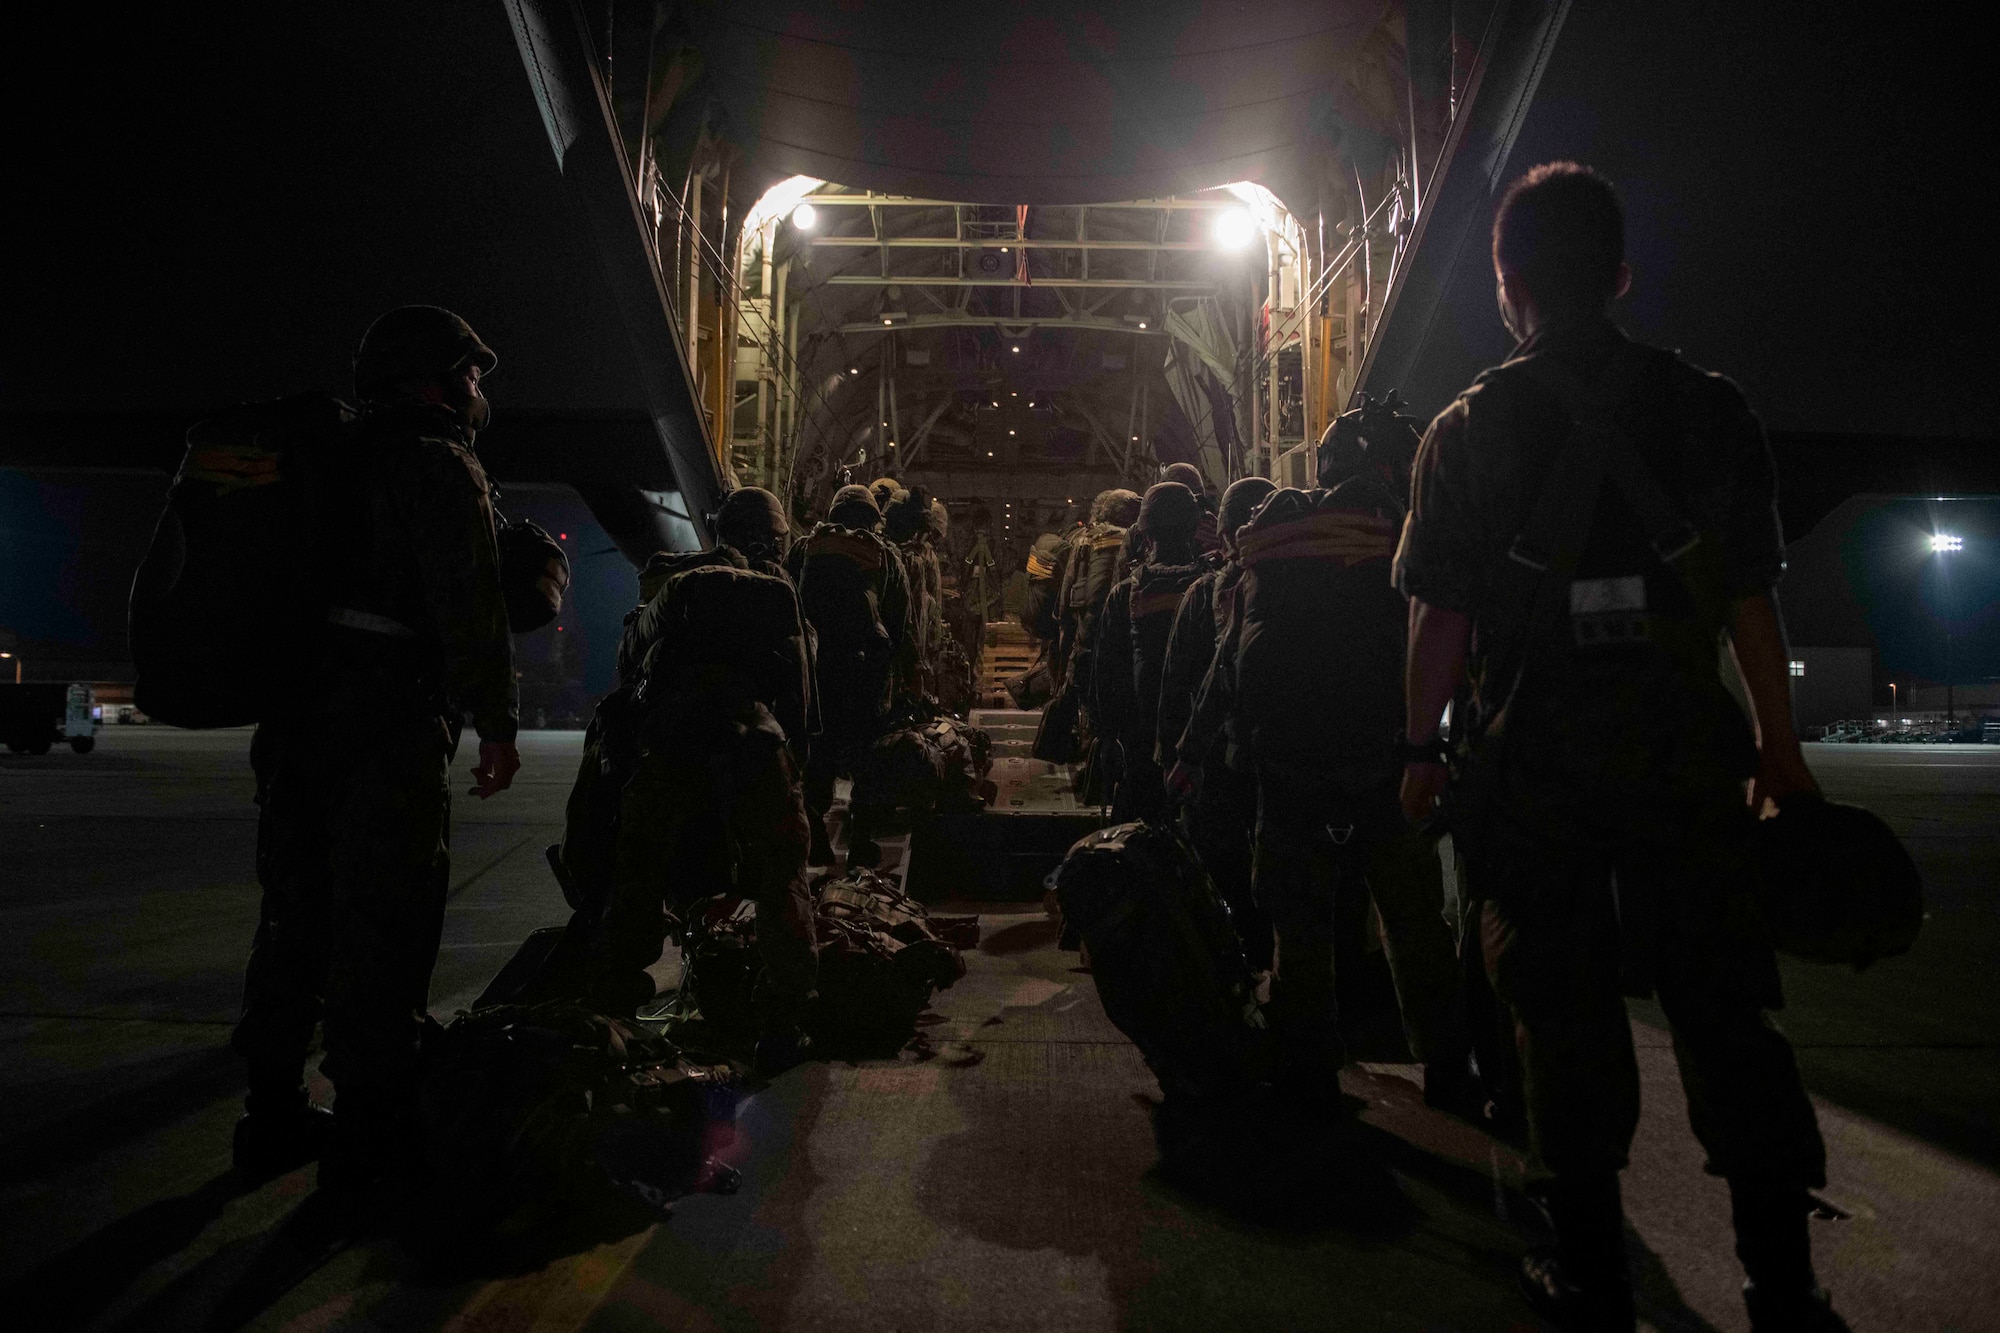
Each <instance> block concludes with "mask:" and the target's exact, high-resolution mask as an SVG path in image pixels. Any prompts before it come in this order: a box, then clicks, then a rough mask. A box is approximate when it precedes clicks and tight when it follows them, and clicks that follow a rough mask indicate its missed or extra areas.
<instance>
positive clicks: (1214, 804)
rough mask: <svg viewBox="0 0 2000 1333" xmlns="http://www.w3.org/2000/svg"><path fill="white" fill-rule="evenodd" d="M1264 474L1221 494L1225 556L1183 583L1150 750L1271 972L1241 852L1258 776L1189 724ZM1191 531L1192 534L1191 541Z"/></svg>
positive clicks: (1231, 609)
mask: <svg viewBox="0 0 2000 1333" xmlns="http://www.w3.org/2000/svg"><path fill="white" fill-rule="evenodd" d="M1276 489H1277V486H1276V484H1275V483H1273V482H1272V481H1270V480H1269V479H1268V478H1265V477H1243V478H1240V479H1238V480H1236V481H1233V482H1231V483H1230V484H1229V489H1228V490H1226V491H1224V492H1223V493H1222V504H1221V506H1220V509H1219V512H1218V513H1217V528H1218V531H1219V533H1220V540H1221V543H1222V552H1223V555H1224V562H1223V564H1222V566H1221V567H1220V568H1218V569H1211V570H1209V571H1208V572H1207V573H1205V574H1203V575H1202V576H1201V577H1200V578H1198V579H1196V580H1195V581H1194V582H1193V583H1191V584H1189V585H1188V590H1187V592H1186V593H1185V594H1184V595H1183V596H1182V597H1181V604H1180V609H1179V610H1177V611H1176V612H1175V613H1174V624H1173V630H1172V632H1171V633H1170V634H1169V636H1168V638H1167V658H1166V664H1165V666H1164V667H1163V668H1162V669H1161V672H1160V709H1159V723H1158V727H1157V730H1156V733H1155V734H1156V737H1157V741H1156V745H1157V748H1156V750H1155V752H1154V757H1155V760H1156V762H1157V763H1158V764H1159V765H1160V767H1161V768H1162V769H1165V770H1167V777H1166V786H1167V792H1168V794H1169V795H1170V796H1173V797H1177V798H1191V801H1190V804H1189V807H1188V809H1189V816H1190V818H1189V821H1188V823H1189V829H1188V836H1189V838H1190V840H1191V841H1192V842H1193V843H1194V846H1195V851H1196V852H1197V854H1199V855H1200V857H1201V862H1202V865H1203V866H1204V867H1205V868H1206V869H1207V870H1208V874H1209V878H1210V879H1212V880H1213V881H1214V882H1215V888H1216V892H1218V893H1220V894H1221V895H1222V900H1223V901H1224V902H1226V903H1228V904H1229V916H1230V920H1231V921H1233V922H1234V923H1235V926H1236V932H1237V934H1238V935H1240V936H1241V937H1242V940H1243V954H1244V957H1245V958H1246V959H1248V960H1249V964H1250V967H1251V969H1252V970H1253V971H1257V972H1268V971H1270V968H1271V921H1270V918H1269V917H1267V916H1265V915H1264V912H1263V910H1262V909H1261V908H1259V907H1258V906H1257V903H1256V899H1255V896H1254V895H1253V894H1252V893H1251V887H1250V849H1251V845H1252V838H1253V835H1254V834H1255V832H1256V828H1257V775H1256V774H1255V773H1251V772H1247V771H1245V770H1243V769H1239V768H1236V767H1234V766H1233V765H1231V764H1230V763H1229V762H1228V761H1227V758H1226V756H1225V755H1224V753H1223V751H1224V746H1223V745H1222V743H1221V734H1220V732H1221V729H1220V727H1218V726H1216V725H1215V724H1214V720H1213V719H1209V720H1208V721H1207V722H1205V723H1204V724H1203V725H1202V726H1197V725H1195V721H1194V705H1195V699H1196V696H1198V695H1199V694H1200V692H1201V687H1202V682H1203V681H1205V680H1206V679H1207V678H1208V669H1209V664H1210V663H1211V662H1213V661H1214V660H1215V647H1216V645H1217V644H1218V643H1220V642H1221V641H1222V640H1223V639H1224V638H1225V637H1226V636H1227V630H1228V626H1229V624H1230V622H1231V621H1232V620H1233V619H1234V618H1235V610H1236V597H1237V590H1238V588H1239V586H1240V585H1241V583H1242V580H1243V566H1242V564H1241V563H1240V562H1238V560H1237V559H1236V530H1237V529H1238V528H1240V527H1242V526H1243V525H1244V524H1245V523H1247V522H1249V521H1250V515H1251V514H1252V513H1253V512H1254V511H1255V510H1256V508H1257V506H1258V505H1260V504H1262V503H1263V502H1264V497H1265V496H1267V495H1269V494H1270V493H1271V492H1272V491H1274V490H1276ZM1200 536H1201V533H1200V529H1199V528H1197V529H1196V532H1195V537H1196V540H1197V541H1199V540H1200Z"/></svg>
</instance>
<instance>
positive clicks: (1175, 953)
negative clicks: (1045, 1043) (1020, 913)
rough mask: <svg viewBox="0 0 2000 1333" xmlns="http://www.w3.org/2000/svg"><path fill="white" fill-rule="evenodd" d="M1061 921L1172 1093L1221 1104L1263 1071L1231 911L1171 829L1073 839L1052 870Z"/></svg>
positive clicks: (1265, 1045)
mask: <svg viewBox="0 0 2000 1333" xmlns="http://www.w3.org/2000/svg"><path fill="white" fill-rule="evenodd" d="M1051 879H1052V880H1053V881H1054V887H1055V892H1056V900H1057V902H1058V903H1059V904H1060V906H1061V908H1062V915H1063V924H1064V927H1065V929H1069V928H1074V929H1075V930H1076V931H1077V932H1078V933H1079V934H1080V935H1081V936H1082V939H1083V943H1084V945H1085V947H1086V948H1088V949H1089V951H1090V969H1091V975H1092V977H1093V979H1094V980H1095V981H1096V983H1097V994H1098V998H1099V999H1101V1000H1102V1001H1103V1003H1104V1012H1105V1014H1106V1016H1108V1017H1109V1018H1110V1019H1111V1021H1112V1022H1113V1023H1114V1024H1116V1025H1117V1027H1118V1030H1119V1031H1120V1032H1123V1033H1124V1034H1125V1035H1126V1036H1127V1037H1130V1038H1131V1039H1132V1043H1133V1044H1134V1045H1135V1046H1137V1047H1138V1048H1139V1053H1140V1054H1141V1055H1143V1056H1144V1057H1145V1059H1146V1064H1147V1065H1148V1066H1149V1067H1150V1068H1151V1069H1152V1071H1153V1074H1154V1076H1155V1077H1157V1078H1158V1079H1159V1081H1160V1089H1161V1091H1162V1092H1164V1093H1165V1094H1166V1096H1167V1099H1168V1101H1170V1102H1172V1101H1175V1100H1182V1099H1193V1100H1197V1101H1211V1100H1212V1101H1229V1100H1233V1099H1234V1098H1237V1097H1240V1096H1242V1095H1244V1094H1246V1093H1248V1092H1249V1091H1250V1090H1251V1089H1253V1088H1254V1087H1255V1086H1256V1084H1257V1083H1258V1082H1259V1081H1260V1080H1262V1079H1263V1078H1264V1077H1265V1076H1266V1074H1267V1073H1268V1071H1269V1067H1270V1059H1271V1052H1270V1045H1269V1035H1270V1034H1269V1029H1268V1028H1267V1027H1266V1026H1265V1024H1264V1017H1263V1013H1262V1011H1261V1010H1260V1009H1259V1008H1258V1006H1257V990H1256V979H1255V978H1254V977H1253V976H1252V975H1251V972H1250V966H1249V964H1248V963H1247V962H1245V961H1244V958H1243V945H1242V942H1241V941H1240V940H1239V939H1238V938H1237V934H1236V928H1235V926H1234V925H1233V924H1232V923H1231V921H1230V916H1229V908H1228V907H1227V906H1226V905H1225V904H1224V903H1223V901H1222V897H1221V895H1219V894H1218V893H1217V892H1216V891H1215V885H1214V884H1213V883H1212V882H1211V881H1210V879H1209V877H1208V872H1207V871H1206V870H1204V869H1203V868H1202V865H1201V861H1200V859H1199V858H1198V857H1196V855H1195V853H1194V849H1193V848H1192V847H1190V846H1189V845H1188V843H1187V841H1186V840H1185V839H1184V838H1182V837H1181V835H1180V834H1179V833H1178V832H1176V831H1175V830H1174V829H1172V828H1171V827H1168V826H1166V825H1160V824H1119V825H1116V826H1114V827H1112V828H1108V829H1101V830H1099V831H1098V832H1096V833H1092V834H1090V835H1089V836H1088V837H1085V838H1082V839H1080V840H1079V841H1078V842H1077V843H1076V844H1075V845H1074V846H1073V847H1071V848H1070V850H1069V855H1068V856H1067V857H1066V858H1064V860H1063V863H1062V865H1061V866H1059V867H1058V868H1057V869H1056V871H1055V873H1054V874H1053V875H1052V876H1051Z"/></svg>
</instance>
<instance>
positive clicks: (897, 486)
mask: <svg viewBox="0 0 2000 1333" xmlns="http://www.w3.org/2000/svg"><path fill="white" fill-rule="evenodd" d="M902 490H903V483H902V482H900V481H897V480H896V479H895V478H894V477H877V478H875V480H873V481H871V482H869V483H868V493H869V494H870V495H872V496H874V497H875V507H876V508H877V509H879V510H881V511H882V512H883V513H885V514H886V513H888V512H889V502H890V501H892V500H894V499H895V498H896V497H897V496H898V495H899V494H901V493H902Z"/></svg>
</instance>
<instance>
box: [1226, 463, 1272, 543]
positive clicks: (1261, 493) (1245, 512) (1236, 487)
mask: <svg viewBox="0 0 2000 1333" xmlns="http://www.w3.org/2000/svg"><path fill="white" fill-rule="evenodd" d="M1277 489H1278V483H1276V482H1275V481H1272V480H1271V479H1270V478H1269V477H1239V478H1237V479H1236V480H1235V481H1232V482H1230V483H1229V489H1228V490H1226V491H1224V492H1223V493H1222V506H1221V512H1220V513H1218V514H1217V515H1216V520H1215V526H1216V529H1217V531H1218V533H1219V534H1220V535H1221V537H1222V544H1223V545H1224V546H1225V547H1227V548H1228V549H1230V550H1232V551H1233V550H1235V549H1236V530H1237V529H1238V528H1240V527H1242V526H1243V525H1244V524H1245V523H1248V522H1249V521H1250V515H1252V514H1253V513H1255V512H1257V506H1258V505H1260V504H1263V503H1264V499H1265V497H1266V496H1268V495H1270V493H1271V492H1272V491H1275V490H1277Z"/></svg>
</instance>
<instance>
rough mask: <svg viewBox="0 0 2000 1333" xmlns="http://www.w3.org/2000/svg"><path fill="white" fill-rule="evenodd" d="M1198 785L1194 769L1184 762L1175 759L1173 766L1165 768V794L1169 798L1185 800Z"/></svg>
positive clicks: (1192, 793)
mask: <svg viewBox="0 0 2000 1333" xmlns="http://www.w3.org/2000/svg"><path fill="white" fill-rule="evenodd" d="M1200 785H1201V784H1200V782H1199V780H1198V777H1197V773H1196V770H1195V769H1193V768H1190V767H1189V766H1188V765H1186V764H1184V763H1181V762H1179V761H1175V763H1174V766H1173V767H1172V768H1170V769H1168V770H1167V777H1166V788H1167V796H1168V798H1169V799H1171V800H1175V801H1185V800H1187V799H1188V798H1189V797H1191V796H1193V795H1194V794H1195V789H1196V788H1197V787H1199V786H1200Z"/></svg>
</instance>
